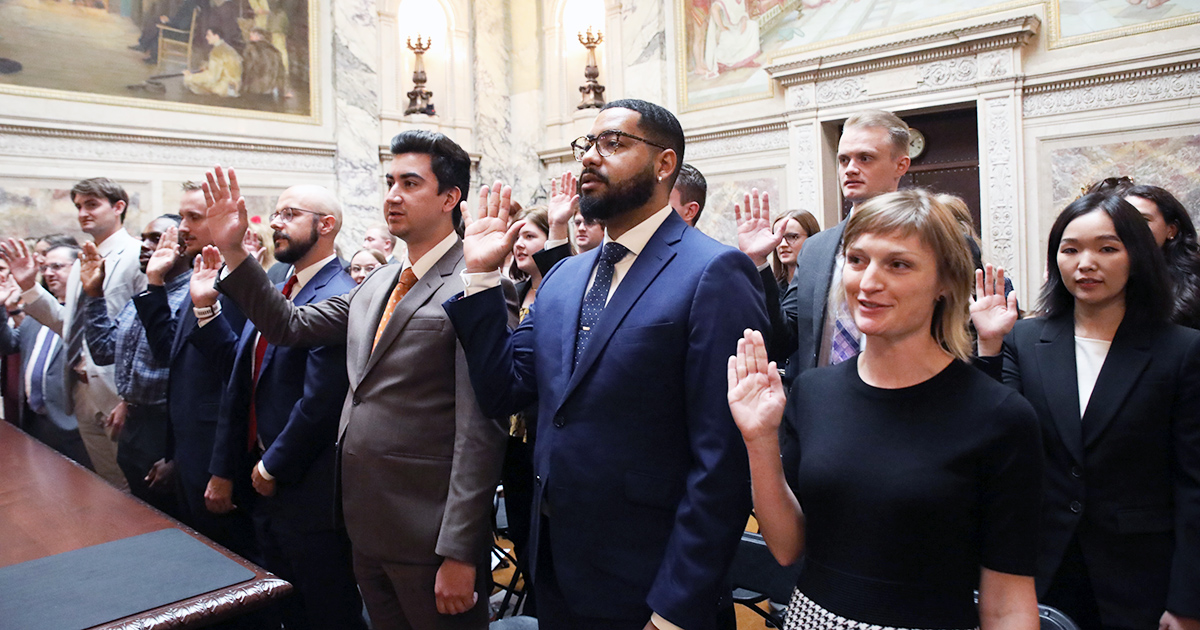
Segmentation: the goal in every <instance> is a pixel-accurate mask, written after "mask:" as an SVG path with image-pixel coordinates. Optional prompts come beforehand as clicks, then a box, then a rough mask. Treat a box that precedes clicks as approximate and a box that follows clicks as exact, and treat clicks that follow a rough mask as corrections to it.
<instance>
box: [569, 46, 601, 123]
mask: <svg viewBox="0 0 1200 630" xmlns="http://www.w3.org/2000/svg"><path fill="white" fill-rule="evenodd" d="M603 41H604V33H601V32H600V31H596V32H594V33H593V32H592V27H590V26H589V27H588V30H587V32H586V33H584V32H580V33H579V43H580V44H583V45H584V47H585V48H587V50H588V58H587V66H586V67H585V68H584V69H583V77H584V79H586V81H585V82H584V84H583V85H581V86H579V93H580V94H581V95H582V96H583V98H582V100H580V102H579V105H576V106H575V109H587V108H589V107H597V108H599V107H604V86H603V85H600V84H599V83H598V82H597V81H596V79H597V78H598V77H599V76H600V68H599V67H597V65H596V46H599V45H600V44H601V43H602V42H603Z"/></svg>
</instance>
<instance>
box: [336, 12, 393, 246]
mask: <svg viewBox="0 0 1200 630" xmlns="http://www.w3.org/2000/svg"><path fill="white" fill-rule="evenodd" d="M332 4H333V25H334V37H333V40H334V41H333V48H334V52H333V66H334V73H333V85H334V93H335V99H334V101H335V102H334V109H335V112H334V114H335V120H336V124H337V158H336V172H337V182H338V184H337V187H338V190H337V195H338V198H339V199H340V200H341V202H342V209H343V216H344V222H343V225H342V232H341V234H340V235H339V237H338V244H339V245H340V246H341V247H342V249H347V248H351V247H353V246H354V245H355V244H357V243H359V242H361V241H362V234H363V232H365V231H366V229H367V228H368V227H370V226H372V225H377V224H379V223H380V222H381V219H380V217H381V212H382V211H381V208H382V205H383V198H382V194H381V189H382V187H381V186H380V181H381V178H382V175H383V173H382V171H381V169H380V167H379V137H380V133H381V131H380V120H379V107H380V106H379V61H380V60H379V31H378V27H377V24H376V22H377V21H378V19H379V13H378V8H377V6H376V2H375V0H333V3H332ZM351 251H353V250H351Z"/></svg>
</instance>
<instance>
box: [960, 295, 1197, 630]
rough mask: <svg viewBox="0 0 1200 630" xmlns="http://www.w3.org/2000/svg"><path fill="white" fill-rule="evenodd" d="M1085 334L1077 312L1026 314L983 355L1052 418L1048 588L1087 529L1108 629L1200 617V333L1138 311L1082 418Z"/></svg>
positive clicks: (1085, 542) (1085, 541)
mask: <svg viewBox="0 0 1200 630" xmlns="http://www.w3.org/2000/svg"><path fill="white" fill-rule="evenodd" d="M1074 331H1075V327H1074V320H1073V318H1072V317H1071V316H1070V315H1066V316H1061V317H1055V318H1043V317H1039V318H1034V319H1025V320H1021V321H1019V322H1017V325H1016V326H1015V327H1014V328H1013V330H1012V332H1011V333H1009V334H1008V336H1007V337H1005V339H1004V353H1003V355H1002V356H996V357H980V358H979V359H977V360H976V365H978V366H979V367H981V368H983V369H984V371H986V372H988V373H990V374H991V375H992V376H993V377H994V378H998V379H1000V378H1002V379H1003V381H1004V382H1005V383H1006V384H1008V385H1010V386H1012V387H1013V388H1015V389H1016V390H1017V391H1019V392H1021V394H1022V395H1023V396H1025V398H1026V399H1028V400H1029V402H1030V403H1032V404H1033V407H1034V409H1036V410H1037V414H1038V418H1039V419H1040V420H1041V424H1042V444H1043V445H1044V446H1045V450H1046V466H1045V471H1046V477H1045V483H1044V484H1043V486H1044V488H1045V496H1044V497H1043V500H1042V533H1041V536H1040V542H1039V545H1038V574H1037V583H1038V592H1039V594H1044V593H1045V591H1046V589H1047V588H1048V587H1049V585H1050V582H1051V580H1052V579H1053V578H1054V575H1055V573H1056V572H1057V571H1058V569H1059V566H1060V564H1061V562H1062V559H1063V557H1064V555H1065V553H1066V549H1067V545H1068V543H1069V542H1070V541H1071V538H1072V537H1076V538H1078V539H1079V545H1080V547H1081V548H1082V550H1083V556H1084V558H1085V559H1086V560H1087V565H1088V570H1089V573H1090V574H1091V579H1092V589H1093V590H1094V591H1095V592H1096V597H1097V599H1098V600H1099V601H1100V620H1101V621H1102V622H1103V623H1104V625H1105V626H1106V627H1108V626H1114V627H1122V628H1153V627H1155V626H1156V624H1157V623H1158V619H1159V617H1160V616H1161V615H1162V612H1163V610H1170V611H1171V612H1173V613H1175V614H1176V615H1180V616H1185V617H1200V332H1197V331H1195V330H1192V329H1190V328H1184V327H1182V326H1176V325H1171V324H1152V323H1145V322H1138V321H1135V320H1134V318H1133V317H1130V316H1127V317H1126V318H1125V321H1123V322H1122V323H1121V326H1120V327H1119V328H1118V329H1117V334H1116V336H1115V337H1114V338H1113V341H1112V346H1111V347H1110V348H1109V351H1108V356H1107V357H1106V358H1105V360H1104V366H1103V368H1101V370H1100V374H1099V376H1098V377H1097V378H1096V385H1095V388H1094V389H1093V390H1092V396H1091V399H1090V400H1089V401H1088V405H1087V410H1086V411H1085V412H1084V413H1083V415H1082V418H1081V417H1080V413H1079V384H1078V377H1077V376H1076V367H1075V334H1074Z"/></svg>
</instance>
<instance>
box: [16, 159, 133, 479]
mask: <svg viewBox="0 0 1200 630" xmlns="http://www.w3.org/2000/svg"><path fill="white" fill-rule="evenodd" d="M71 201H73V202H74V203H75V207H76V208H77V209H78V210H79V217H78V218H79V228H80V229H81V230H83V231H84V232H86V233H87V234H89V235H91V237H92V239H93V240H94V241H95V243H96V249H97V250H98V251H99V252H100V255H101V256H103V257H104V273H105V275H104V299H105V302H106V303H107V305H108V316H109V317H110V318H114V319H115V318H116V316H117V313H119V312H121V309H122V308H123V307H124V306H125V303H126V302H128V301H129V300H130V298H132V297H133V296H134V295H136V294H137V293H140V292H141V291H142V290H143V289H145V288H146V277H145V276H143V275H142V273H141V269H140V266H139V262H138V255H139V254H140V252H141V245H142V244H141V241H139V240H138V239H137V238H135V237H133V236H131V235H130V234H129V233H128V232H126V231H125V227H124V223H125V210H126V207H127V206H128V205H129V195H128V194H127V193H126V192H125V189H124V188H121V186H120V185H119V184H117V183H116V182H114V181H112V180H110V179H108V178H105V177H93V178H91V179H85V180H83V181H81V182H79V183H78V184H75V187H74V188H72V189H71ZM2 249H3V255H4V256H5V257H6V258H7V259H8V262H9V265H10V266H11V267H12V274H13V277H14V278H16V280H17V284H18V285H20V287H21V291H23V293H22V295H21V297H22V299H23V300H24V301H25V312H26V313H28V314H29V316H30V317H33V318H34V319H36V320H38V321H39V322H41V323H42V324H43V325H45V326H47V327H49V328H50V329H51V330H53V331H54V332H56V333H58V334H59V335H60V336H62V338H63V344H65V347H66V357H65V361H63V378H64V381H65V392H66V394H67V410H68V411H71V412H73V413H74V414H75V417H76V418H77V419H78V420H79V434H80V435H81V436H82V437H83V443H84V446H86V447H87V451H88V456H89V457H90V458H91V460H92V465H93V466H95V469H96V474H98V475H100V476H101V477H103V478H104V480H105V481H107V482H109V483H111V484H112V485H114V486H116V487H118V488H121V489H122V490H125V489H128V487H129V486H128V484H127V483H126V482H125V475H124V474H123V473H122V472H121V468H120V467H119V466H117V444H116V441H114V440H113V438H112V436H110V435H109V434H108V432H107V430H106V428H107V424H108V419H109V417H110V416H111V415H112V413H113V410H114V409H116V407H117V405H118V404H119V403H120V402H121V400H120V398H118V397H117V386H116V380H115V376H114V372H113V367H112V366H111V365H110V366H98V365H96V363H95V362H94V361H92V358H91V354H90V353H89V351H88V347H87V340H86V339H85V338H84V328H85V326H84V319H85V318H84V317H83V312H82V308H83V301H82V300H81V299H80V293H81V285H80V282H79V262H78V261H76V262H75V264H74V265H72V266H71V272H70V276H69V277H68V279H67V295H66V303H65V304H59V303H58V300H57V299H56V298H55V297H54V296H53V295H50V293H49V292H48V291H46V290H45V289H44V288H42V287H41V285H39V284H37V267H36V264H35V262H34V259H33V256H32V254H31V253H30V252H29V251H28V249H27V248H26V247H25V244H24V243H17V242H15V241H13V240H12V239H9V242H8V244H7V245H5V246H3V248H2Z"/></svg>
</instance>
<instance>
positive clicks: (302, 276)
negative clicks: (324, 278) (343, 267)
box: [288, 253, 337, 298]
mask: <svg viewBox="0 0 1200 630" xmlns="http://www.w3.org/2000/svg"><path fill="white" fill-rule="evenodd" d="M334 258H337V254H336V253H333V254H330V255H328V256H326V257H324V258H322V259H321V260H318V261H317V262H316V263H313V264H311V265H309V266H307V267H305V268H304V269H302V270H300V271H297V272H296V286H295V287H293V288H292V295H289V296H288V297H289V298H290V297H292V296H295V295H298V294H299V293H300V289H303V288H304V285H306V284H308V281H309V280H312V279H313V276H315V275H317V272H318V271H320V270H322V269H324V268H325V265H328V264H329V261H331V260H333V259H334ZM292 269H295V267H292Z"/></svg>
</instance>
